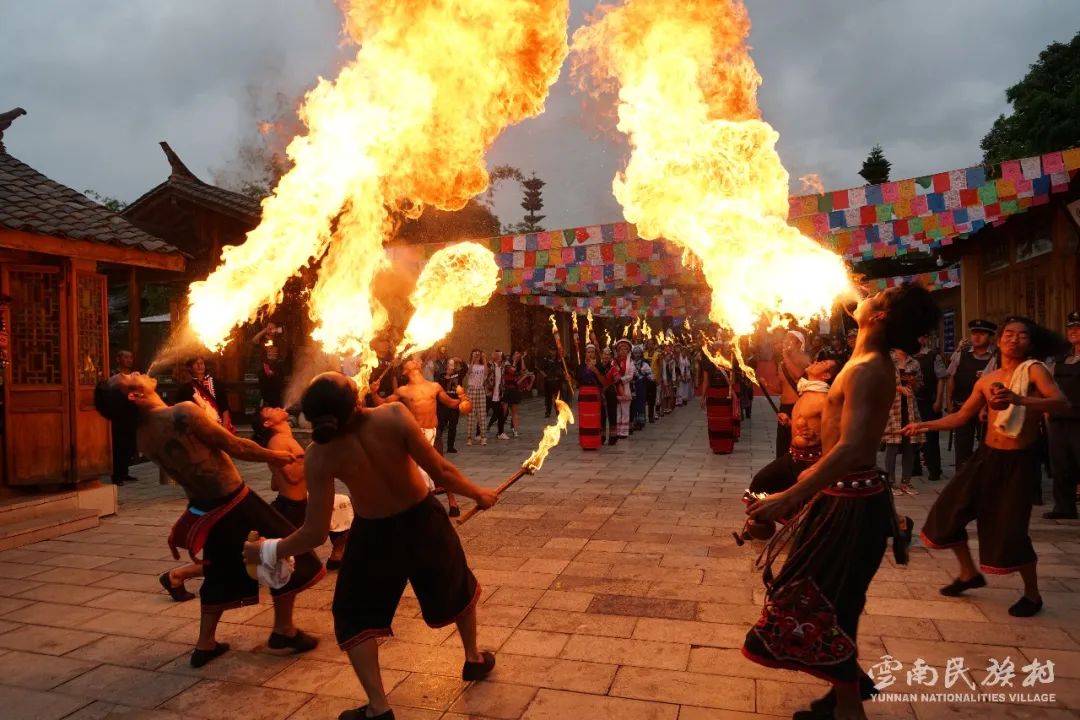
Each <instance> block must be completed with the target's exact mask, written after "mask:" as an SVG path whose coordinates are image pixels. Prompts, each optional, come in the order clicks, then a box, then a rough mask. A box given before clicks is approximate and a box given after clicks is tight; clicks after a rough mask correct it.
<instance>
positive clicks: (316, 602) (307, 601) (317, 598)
mask: <svg viewBox="0 0 1080 720" xmlns="http://www.w3.org/2000/svg"><path fill="white" fill-rule="evenodd" d="M333 602H334V591H333V590H322V589H319V588H309V589H307V590H304V592H302V593H297V595H296V607H298V608H305V609H308V610H329V609H330V605H331V604H333Z"/></svg>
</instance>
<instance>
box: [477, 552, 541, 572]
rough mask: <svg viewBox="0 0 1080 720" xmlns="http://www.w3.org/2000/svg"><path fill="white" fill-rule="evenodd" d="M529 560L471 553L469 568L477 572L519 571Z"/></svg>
mask: <svg viewBox="0 0 1080 720" xmlns="http://www.w3.org/2000/svg"><path fill="white" fill-rule="evenodd" d="M526 562H528V560H526V559H525V558H520V557H507V556H504V555H480V554H476V553H469V567H470V568H472V569H473V570H474V571H475V570H517V569H519V568H520V567H521V566H522V565H524V564H525V563H526Z"/></svg>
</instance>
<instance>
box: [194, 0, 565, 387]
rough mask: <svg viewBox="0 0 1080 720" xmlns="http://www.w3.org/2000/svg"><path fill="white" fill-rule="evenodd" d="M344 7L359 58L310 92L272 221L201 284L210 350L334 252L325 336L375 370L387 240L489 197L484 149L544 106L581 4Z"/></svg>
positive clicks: (317, 316) (396, 0)
mask: <svg viewBox="0 0 1080 720" xmlns="http://www.w3.org/2000/svg"><path fill="white" fill-rule="evenodd" d="M344 5H345V10H344V11H345V19H346V22H345V26H346V30H347V32H348V34H349V36H350V37H351V38H352V39H353V40H354V41H355V42H356V43H357V44H358V45H359V46H360V50H359V51H358V52H357V55H356V58H355V60H353V61H352V62H351V63H350V64H349V65H348V66H346V67H345V68H344V69H343V70H342V71H341V72H340V74H339V75H338V77H337V78H336V79H334V80H320V81H319V84H318V85H317V86H316V87H315V89H313V90H312V91H311V92H310V93H308V95H307V97H306V98H305V100H304V105H303V108H302V109H301V112H300V115H301V119H302V120H303V122H304V124H305V125H306V126H307V130H308V132H307V134H306V135H304V136H302V137H297V138H295V139H294V140H293V141H292V142H291V143H290V144H289V147H288V149H287V154H288V156H289V158H290V159H291V161H292V164H293V165H292V169H291V170H290V171H289V172H288V173H287V174H286V175H285V176H284V177H283V178H282V179H281V181H280V182H279V183H278V186H277V187H276V188H275V189H274V193H273V195H271V196H270V197H269V198H267V199H266V200H265V201H264V202H263V213H262V222H261V223H260V225H259V226H258V227H257V228H255V229H254V230H252V231H251V232H250V233H248V237H247V241H246V242H245V243H244V244H243V245H239V246H235V247H229V248H226V249H225V251H224V252H223V253H222V264H221V265H220V266H219V267H218V269H217V270H215V271H214V272H213V273H212V274H211V275H210V277H209V278H207V280H206V281H205V282H199V283H194V284H193V285H192V287H191V292H190V303H191V307H190V322H191V325H192V327H193V328H194V329H195V331H196V333H197V334H198V336H199V338H200V339H201V340H202V341H203V343H204V344H206V345H207V346H208V347H210V348H213V349H218V348H220V347H221V346H223V345H224V344H225V343H226V342H227V339H228V336H229V333H230V332H231V331H232V329H233V328H234V327H236V326H237V325H239V324H241V323H243V322H246V321H248V320H250V319H252V318H253V317H254V316H255V314H256V313H257V312H259V310H260V309H261V308H263V307H264V306H267V305H269V306H273V305H274V304H276V303H277V302H278V301H279V300H280V296H281V288H282V286H283V285H284V283H285V281H286V280H287V279H288V278H289V277H290V276H291V275H293V274H294V273H295V272H296V271H297V270H298V269H299V268H301V267H303V266H304V265H306V264H308V263H309V262H311V261H312V259H316V258H322V266H321V268H320V277H319V280H318V282H317V284H316V285H315V287H314V288H313V289H312V293H311V306H310V312H311V316H312V319H313V320H314V321H315V323H316V326H317V328H316V330H315V332H314V336H315V338H316V339H317V340H319V341H320V342H321V343H322V345H323V347H324V349H325V350H327V351H328V352H332V353H338V354H346V355H355V356H358V358H359V361H360V363H361V366H362V367H363V366H365V365H368V364H370V363H371V362H373V359H374V358H373V354H372V352H371V349H370V341H371V339H372V337H373V335H374V334H375V333H376V332H377V331H378V330H379V329H380V328H381V327H382V326H384V325H385V323H386V316H385V313H384V311H383V309H382V308H381V307H379V306H378V304H377V303H376V302H374V301H373V299H372V298H371V285H372V281H373V279H374V276H375V274H376V273H377V272H378V270H379V268H380V267H382V265H383V263H384V262H385V259H384V254H383V242H384V241H385V240H386V239H387V238H388V237H390V236H392V234H393V233H394V232H395V231H396V229H397V224H398V222H399V221H400V219H401V218H402V217H416V216H417V215H419V213H420V212H421V210H422V208H423V206H424V205H434V206H436V207H439V208H443V209H447V210H455V209H458V208H461V207H462V206H463V205H464V204H465V203H466V202H467V201H468V199H469V198H471V197H473V196H475V195H477V194H479V193H481V192H483V191H484V190H485V188H487V186H488V174H487V171H486V169H485V167H484V153H485V151H486V150H487V148H488V147H489V146H490V145H491V143H492V142H493V141H494V140H495V138H496V136H497V135H498V134H499V132H501V131H502V130H503V129H504V128H505V127H507V126H508V125H510V124H513V123H516V122H519V121H520V120H523V119H524V118H527V117H530V116H533V115H536V114H538V113H540V112H541V111H542V109H543V104H544V99H545V98H546V96H547V92H548V88H549V87H550V86H551V84H552V83H554V82H555V80H556V79H557V77H558V74H559V68H560V66H561V65H562V62H563V60H564V58H565V57H566V53H567V45H566V27H567V17H568V13H569V8H568V4H567V0H469V1H468V2H464V1H463V0H441V1H439V2H432V1H431V0H345V1H344ZM324 256H325V257H324Z"/></svg>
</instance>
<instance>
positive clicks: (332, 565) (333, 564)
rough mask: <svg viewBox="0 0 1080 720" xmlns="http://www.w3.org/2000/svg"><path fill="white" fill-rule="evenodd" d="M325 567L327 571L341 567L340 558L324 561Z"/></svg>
mask: <svg viewBox="0 0 1080 720" xmlns="http://www.w3.org/2000/svg"><path fill="white" fill-rule="evenodd" d="M326 569H327V571H328V572H334V571H335V570H340V569H341V561H340V560H327V561H326Z"/></svg>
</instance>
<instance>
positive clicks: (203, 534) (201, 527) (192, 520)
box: [169, 485, 251, 563]
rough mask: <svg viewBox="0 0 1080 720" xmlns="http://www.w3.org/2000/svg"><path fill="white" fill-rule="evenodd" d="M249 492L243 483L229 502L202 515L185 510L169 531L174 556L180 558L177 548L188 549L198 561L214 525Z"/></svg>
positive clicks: (192, 557)
mask: <svg viewBox="0 0 1080 720" xmlns="http://www.w3.org/2000/svg"><path fill="white" fill-rule="evenodd" d="M249 492H251V488H249V487H248V486H247V485H242V486H241V487H240V489H239V490H237V491H236V494H235V495H233V497H231V498H230V499H229V501H228V502H226V503H225V504H224V505H220V506H218V507H216V508H214V509H213V510H210V511H208V512H206V513H204V514H202V515H196V514H195V513H193V512H191V509H190V508H188V509H186V510H184V513H183V514H182V515H181V516H180V517H179V518H178V519H177V521H176V522H175V523H174V524H173V526H172V529H171V530H170V531H169V550H170V551H171V552H172V556H173V557H174V558H176V559H177V560H179V559H180V553H179V552H177V548H183V549H185V550H187V551H188V556H189V557H190V558H191V559H192V561H193V562H196V563H198V562H199V559H198V558H197V557H196V556H197V555H198V554H199V553H200V552H202V549H203V546H204V545H205V544H206V539H207V538H208V537H209V536H210V531H211V530H212V529H213V528H214V525H215V524H217V522H218V521H219V520H221V518H223V517H225V516H226V515H228V514H229V512H231V511H232V509H233V508H235V507H236V506H237V505H239V504H240V501H241V500H243V499H244V498H246V497H247V494H248V493H249Z"/></svg>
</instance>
